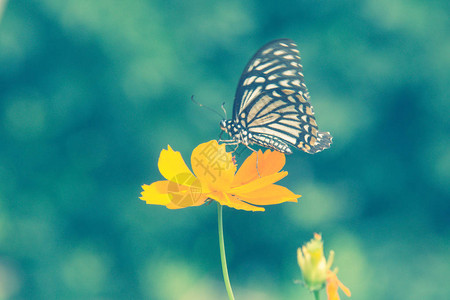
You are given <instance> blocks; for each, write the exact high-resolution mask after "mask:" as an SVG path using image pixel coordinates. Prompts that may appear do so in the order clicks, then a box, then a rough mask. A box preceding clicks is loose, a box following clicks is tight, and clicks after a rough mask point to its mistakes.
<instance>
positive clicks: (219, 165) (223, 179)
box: [191, 140, 236, 191]
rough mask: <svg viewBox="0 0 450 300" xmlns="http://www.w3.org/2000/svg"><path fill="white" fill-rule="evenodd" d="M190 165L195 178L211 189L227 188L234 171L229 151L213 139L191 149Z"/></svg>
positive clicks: (221, 189)
mask: <svg viewBox="0 0 450 300" xmlns="http://www.w3.org/2000/svg"><path fill="white" fill-rule="evenodd" d="M191 165H192V170H193V171H194V174H195V175H196V176H197V178H198V179H200V181H201V182H202V183H206V185H207V186H208V189H209V190H211V191H226V190H228V189H229V188H230V185H231V182H232V181H233V178H234V173H235V172H236V166H235V165H234V164H233V162H232V161H231V153H227V152H226V149H225V145H219V144H218V143H217V141H215V140H212V141H209V142H207V143H203V144H200V145H198V146H197V147H196V148H195V149H194V151H192V156H191Z"/></svg>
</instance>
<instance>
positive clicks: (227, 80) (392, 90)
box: [0, 0, 450, 300]
mask: <svg viewBox="0 0 450 300" xmlns="http://www.w3.org/2000/svg"><path fill="white" fill-rule="evenodd" d="M0 3H1V4H2V5H4V4H5V1H4V0H0ZM449 11H450V5H449V2H448V1H446V0H442V1H439V0H436V1H418V0H398V1H397V0H394V1H387V0H378V1H375V0H364V1H361V0H349V1H317V0H311V1H306V0H304V1H285V0H281V1H255V0H250V1H238V0H231V1H206V0H193V1H174V0H164V1H163V0H158V1H145V0H129V1H119V0H111V1H88V0H66V1H59V0H15V1H9V2H8V3H7V5H6V7H5V10H4V12H3V16H2V19H1V21H0V299H157V300H159V299H161V300H165V299H168V300H170V299H176V300H179V299H180V300H186V299H226V297H227V296H226V292H225V287H224V285H223V282H222V273H221V268H220V259H219V250H218V239H217V216H216V206H215V205H209V206H202V207H198V208H188V209H183V210H178V211H170V210H168V209H166V208H165V207H159V206H150V205H146V204H145V203H144V202H143V201H141V200H139V198H138V197H139V196H140V192H141V185H142V184H144V183H151V182H153V181H156V180H161V179H162V176H161V175H160V174H159V172H158V169H157V160H158V155H159V152H160V151H161V149H162V148H165V147H167V144H170V145H171V146H172V147H173V148H174V149H175V150H178V151H181V153H182V155H183V156H184V157H185V159H186V160H187V161H189V157H190V153H191V151H192V149H193V148H194V147H195V146H196V145H198V144H199V143H202V142H205V141H208V140H211V139H214V138H217V137H218V133H219V126H218V122H219V120H220V117H219V116H217V115H215V114H212V113H211V112H209V111H208V110H205V109H202V108H200V107H198V106H196V105H194V104H193V103H192V102H191V101H190V97H191V95H195V97H196V99H197V101H199V102H201V103H203V104H205V105H208V106H211V107H213V108H215V109H218V110H220V105H221V103H222V102H224V101H225V102H226V107H227V110H228V112H231V108H232V102H233V97H234V92H235V89H236V84H237V82H238V79H239V76H240V73H241V71H242V70H243V68H244V66H245V64H246V63H247V61H248V60H249V59H250V57H251V56H252V55H253V54H254V53H255V51H256V50H257V49H258V48H259V47H260V46H262V45H263V44H265V43H266V42H268V41H270V40H272V39H277V38H284V37H287V38H291V39H293V40H295V41H296V42H297V43H298V45H299V48H300V51H301V53H302V59H303V65H304V74H305V78H306V82H307V84H308V87H309V90H310V93H311V101H312V103H313V105H314V107H315V110H316V117H317V120H318V123H319V125H320V127H321V129H322V130H329V131H330V132H331V133H332V134H333V136H334V140H333V141H334V143H333V145H332V147H331V149H329V150H326V151H324V152H322V153H320V154H317V155H314V156H311V155H307V154H305V153H303V152H301V151H297V152H295V154H293V155H291V156H289V157H288V158H287V164H286V166H285V170H287V171H289V176H288V177H287V178H286V179H284V180H283V181H282V184H283V185H285V186H287V187H289V188H290V189H291V190H293V191H294V192H296V193H299V194H302V195H303V197H302V198H301V199H300V200H301V201H299V203H287V204H282V205H278V206H271V207H267V210H266V212H264V213H251V212H244V211H237V210H233V209H230V208H225V209H224V226H225V244H226V248H227V256H228V263H229V266H228V267H229V271H230V279H231V283H232V286H233V289H234V291H235V296H236V299H250V300H256V299H258V300H266V299H312V295H310V294H309V293H308V292H307V291H306V290H305V289H304V288H302V287H301V286H300V285H295V284H294V283H293V282H294V280H296V279H300V278H301V273H300V271H299V269H298V266H297V263H296V249H297V247H299V246H300V245H302V244H303V243H304V242H306V241H308V240H309V239H310V238H312V233H313V232H321V233H322V234H323V237H324V240H325V250H326V251H327V252H328V251H329V250H330V249H334V250H335V251H336V259H335V266H338V267H339V269H340V271H339V277H340V279H341V280H342V281H343V282H344V283H345V284H346V285H347V286H349V287H350V289H351V291H352V292H353V296H352V299H358V300H364V299H413V300H414V299H448V295H449V293H450V287H449V284H448V279H449V278H450V251H449V249H450V217H449V216H450V206H449V199H450V195H449V194H450V151H449V147H450V138H449V134H448V132H449V130H450V122H449V115H450V97H449V84H450V76H449V73H450V71H449V70H450V34H449V28H450V24H449V23H450V21H449V15H448V12H449ZM247 154H248V153H246V152H244V155H243V156H245V155H247ZM343 299H345V296H344V297H343Z"/></svg>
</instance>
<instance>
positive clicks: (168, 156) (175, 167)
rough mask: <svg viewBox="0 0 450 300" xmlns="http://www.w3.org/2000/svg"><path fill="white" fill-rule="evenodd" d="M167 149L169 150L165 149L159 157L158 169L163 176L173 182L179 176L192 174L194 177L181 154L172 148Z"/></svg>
mask: <svg viewBox="0 0 450 300" xmlns="http://www.w3.org/2000/svg"><path fill="white" fill-rule="evenodd" d="M167 148H168V149H167V150H165V149H163V150H162V151H161V154H160V155H159V160H158V169H159V172H160V173H161V175H162V176H164V178H166V179H167V180H172V179H173V178H174V177H175V176H177V175H179V174H190V175H191V176H193V174H192V172H191V170H189V168H188V167H187V165H186V163H185V162H184V160H183V157H181V154H180V152H178V151H173V150H172V148H171V147H170V146H167Z"/></svg>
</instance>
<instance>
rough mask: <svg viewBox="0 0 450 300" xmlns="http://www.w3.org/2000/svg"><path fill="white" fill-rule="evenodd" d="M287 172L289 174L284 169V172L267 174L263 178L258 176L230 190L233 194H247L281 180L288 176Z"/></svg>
mask: <svg viewBox="0 0 450 300" xmlns="http://www.w3.org/2000/svg"><path fill="white" fill-rule="evenodd" d="M287 174H288V172H286V171H283V172H279V173H275V174H271V175H267V176H264V177H261V178H257V179H255V180H253V181H251V182H249V183H247V184H244V185H241V186H236V187H233V188H232V189H231V190H230V191H229V192H230V193H231V194H233V195H238V194H247V193H250V192H253V191H255V190H259V189H262V188H264V187H266V186H268V185H271V184H272V183H275V182H277V181H279V180H281V179H282V178H284V177H286V176H287Z"/></svg>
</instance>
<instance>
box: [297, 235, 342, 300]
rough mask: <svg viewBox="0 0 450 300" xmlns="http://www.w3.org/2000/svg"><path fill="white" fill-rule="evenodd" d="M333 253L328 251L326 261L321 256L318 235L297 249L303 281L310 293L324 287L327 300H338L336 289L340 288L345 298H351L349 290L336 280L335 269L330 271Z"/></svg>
mask: <svg viewBox="0 0 450 300" xmlns="http://www.w3.org/2000/svg"><path fill="white" fill-rule="evenodd" d="M333 259H334V251H333V250H331V251H330V255H329V256H328V261H327V260H326V258H325V255H324V254H323V241H322V236H321V235H320V234H317V233H315V234H314V238H313V239H311V241H309V242H308V243H306V245H305V246H303V247H302V248H298V250H297V261H298V265H299V266H300V269H301V270H302V274H303V281H304V283H305V285H306V286H307V287H308V288H309V290H310V291H312V292H316V291H320V290H321V289H323V288H324V287H325V285H326V289H327V295H328V300H339V299H340V298H339V294H338V288H341V289H342V290H343V291H344V293H345V294H346V295H347V296H349V297H350V296H351V294H350V290H349V289H348V288H347V287H346V286H344V285H343V284H342V282H340V281H339V279H338V278H337V275H336V274H337V269H335V270H334V271H331V270H330V268H331V265H332V264H333Z"/></svg>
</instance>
